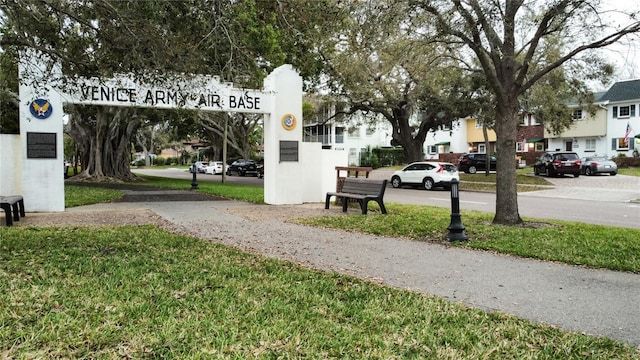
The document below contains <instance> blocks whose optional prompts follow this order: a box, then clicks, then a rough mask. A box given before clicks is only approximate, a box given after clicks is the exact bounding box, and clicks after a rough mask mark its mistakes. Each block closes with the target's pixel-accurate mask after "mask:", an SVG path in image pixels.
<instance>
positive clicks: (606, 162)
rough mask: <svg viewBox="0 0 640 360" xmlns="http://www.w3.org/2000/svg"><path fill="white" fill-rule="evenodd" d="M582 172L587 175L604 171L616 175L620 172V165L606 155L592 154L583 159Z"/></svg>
mask: <svg viewBox="0 0 640 360" xmlns="http://www.w3.org/2000/svg"><path fill="white" fill-rule="evenodd" d="M580 172H581V173H583V174H585V175H587V176H589V175H597V174H602V173H607V174H609V175H611V176H614V175H616V174H617V173H618V165H616V163H615V162H613V161H612V160H610V159H607V158H606V157H604V156H590V157H586V158H583V159H582V167H581V168H580Z"/></svg>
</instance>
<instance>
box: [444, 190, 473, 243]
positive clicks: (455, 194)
mask: <svg viewBox="0 0 640 360" xmlns="http://www.w3.org/2000/svg"><path fill="white" fill-rule="evenodd" d="M459 185H460V184H459V182H458V180H456V179H453V180H451V223H450V224H449V227H448V228H447V229H448V230H449V234H448V235H447V240H449V241H467V240H469V238H468V237H467V235H466V234H465V233H464V225H462V221H461V219H460V194H459Z"/></svg>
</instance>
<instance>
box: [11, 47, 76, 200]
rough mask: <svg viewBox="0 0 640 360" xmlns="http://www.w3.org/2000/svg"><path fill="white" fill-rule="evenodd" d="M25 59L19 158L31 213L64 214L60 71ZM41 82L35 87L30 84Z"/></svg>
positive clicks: (29, 57)
mask: <svg viewBox="0 0 640 360" xmlns="http://www.w3.org/2000/svg"><path fill="white" fill-rule="evenodd" d="M32 58H35V56H34V55H32V56H26V57H22V58H21V61H20V64H19V66H18V69H19V77H20V79H26V80H27V83H25V82H23V81H21V83H20V148H21V154H20V157H19V158H16V166H18V167H19V168H20V170H19V174H21V178H22V188H21V191H22V194H21V195H22V196H23V197H24V205H25V210H26V211H27V212H58V211H64V141H63V136H62V135H63V120H62V117H63V115H64V113H63V111H62V97H61V96H60V94H59V93H58V92H57V91H56V90H54V89H53V87H52V86H51V83H47V81H46V79H51V78H54V77H56V76H58V74H56V71H55V70H54V71H51V70H47V69H44V68H41V67H37V66H34V65H33V64H34V62H32V61H30V60H31V59H32ZM32 79H38V81H37V82H36V83H35V84H33V85H32V84H28V83H30V82H31V81H32Z"/></svg>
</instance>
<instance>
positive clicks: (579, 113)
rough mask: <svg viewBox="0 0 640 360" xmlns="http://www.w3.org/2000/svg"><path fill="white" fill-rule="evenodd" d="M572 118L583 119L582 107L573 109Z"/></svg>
mask: <svg viewBox="0 0 640 360" xmlns="http://www.w3.org/2000/svg"><path fill="white" fill-rule="evenodd" d="M571 118H572V119H573V120H580V119H582V109H575V110H573V113H572V114H571Z"/></svg>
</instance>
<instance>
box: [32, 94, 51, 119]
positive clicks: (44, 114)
mask: <svg viewBox="0 0 640 360" xmlns="http://www.w3.org/2000/svg"><path fill="white" fill-rule="evenodd" d="M29 110H30V111H31V115H33V117H35V118H37V119H42V120H44V119H46V118H48V117H49V116H51V112H53V106H51V103H50V102H49V100H46V99H35V100H33V101H32V102H31V104H29Z"/></svg>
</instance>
